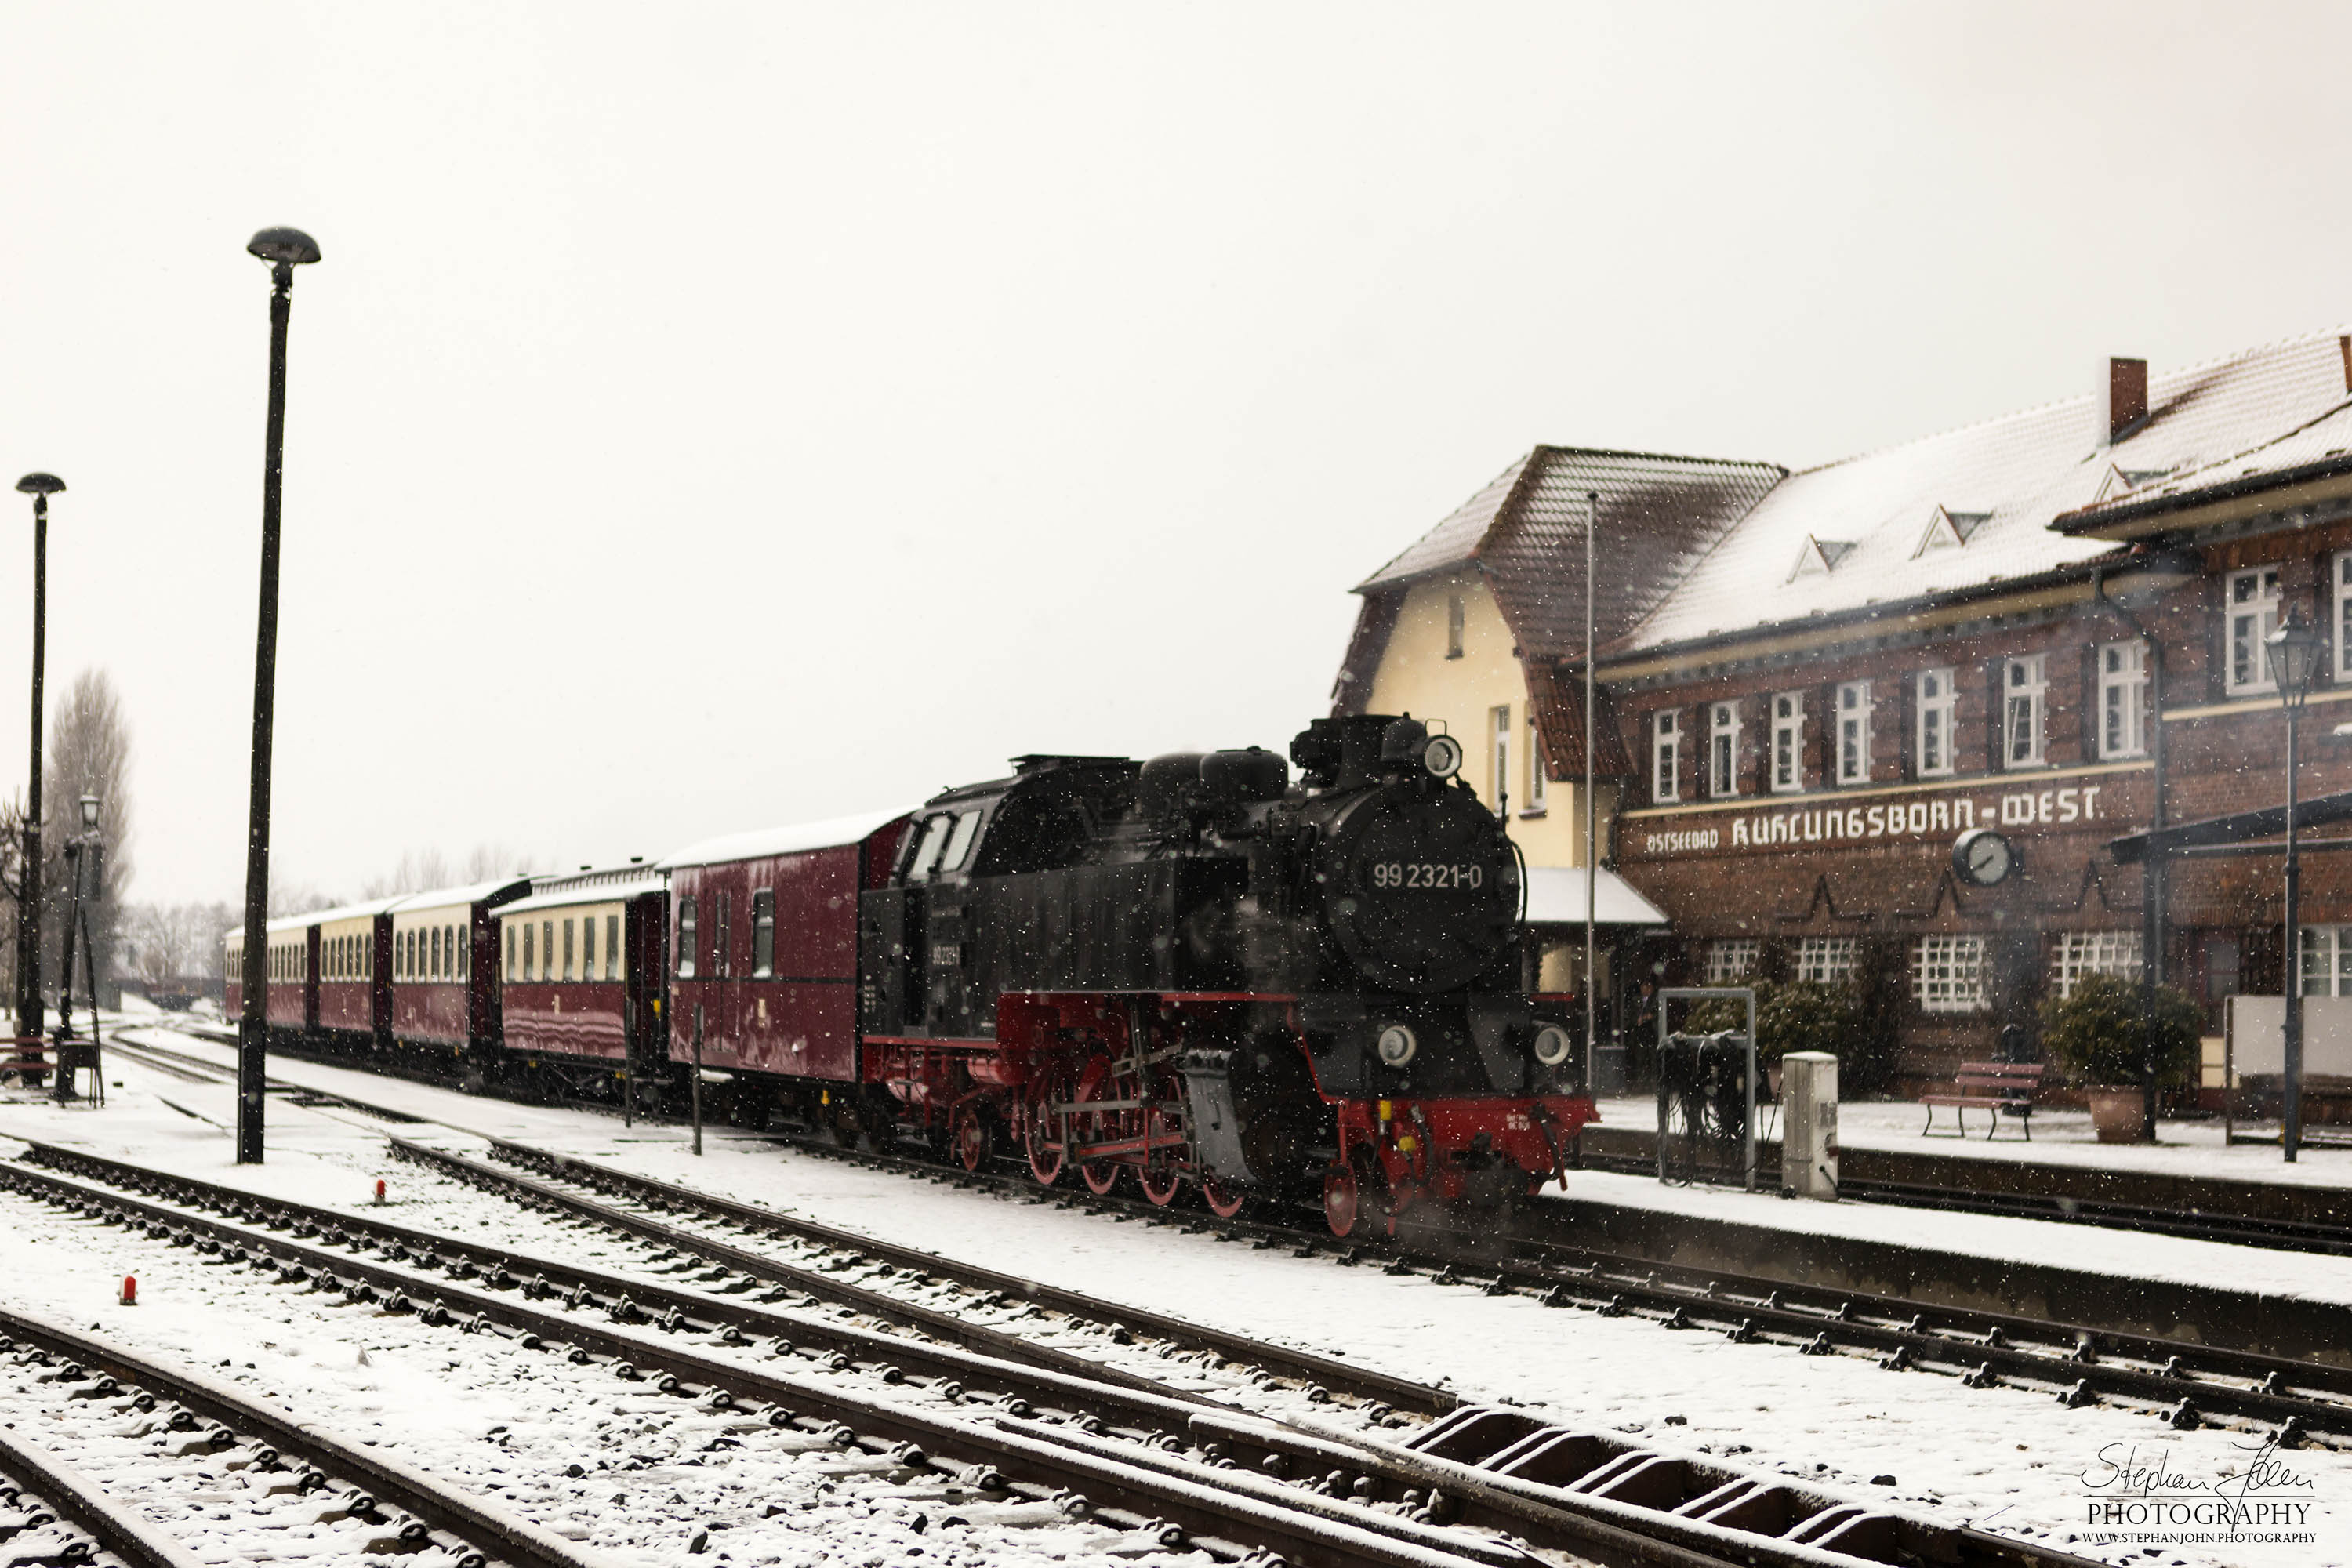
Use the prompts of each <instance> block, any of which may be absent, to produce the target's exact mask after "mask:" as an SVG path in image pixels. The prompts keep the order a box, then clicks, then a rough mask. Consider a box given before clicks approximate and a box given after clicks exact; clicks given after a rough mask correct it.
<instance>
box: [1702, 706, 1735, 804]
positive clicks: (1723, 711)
mask: <svg viewBox="0 0 2352 1568" xmlns="http://www.w3.org/2000/svg"><path fill="white" fill-rule="evenodd" d="M1706 793H1707V794H1709V795H1714V796H1715V797H1716V798H1717V799H1718V800H1721V799H1727V798H1729V797H1730V796H1732V795H1738V793H1739V704H1738V703H1737V702H1710V703H1708V704H1707V709H1706Z"/></svg>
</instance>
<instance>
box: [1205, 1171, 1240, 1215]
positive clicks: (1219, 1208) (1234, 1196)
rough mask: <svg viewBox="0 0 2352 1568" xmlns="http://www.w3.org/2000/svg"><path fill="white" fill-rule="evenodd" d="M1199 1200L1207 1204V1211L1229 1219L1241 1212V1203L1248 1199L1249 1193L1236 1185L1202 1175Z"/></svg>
mask: <svg viewBox="0 0 2352 1568" xmlns="http://www.w3.org/2000/svg"><path fill="white" fill-rule="evenodd" d="M1201 1201H1202V1202H1203V1203H1205V1204H1207V1205H1209V1212H1210V1213H1211V1214H1213V1215H1216V1216H1217V1217H1218V1218H1219V1219H1231V1218H1233V1217H1234V1215H1237V1214H1239V1213H1241V1212H1242V1205H1243V1204H1244V1203H1246V1202H1248V1201H1249V1194H1246V1193H1244V1192H1243V1191H1242V1190H1241V1189H1240V1188H1238V1187H1229V1186H1227V1185H1225V1184H1223V1182H1220V1181H1219V1180H1217V1178H1216V1177H1214V1176H1203V1177H1202V1178H1201Z"/></svg>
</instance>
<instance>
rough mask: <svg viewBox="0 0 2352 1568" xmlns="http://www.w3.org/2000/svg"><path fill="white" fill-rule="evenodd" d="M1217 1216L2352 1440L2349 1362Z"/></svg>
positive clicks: (1223, 1230)
mask: <svg viewBox="0 0 2352 1568" xmlns="http://www.w3.org/2000/svg"><path fill="white" fill-rule="evenodd" d="M794 1146H795V1147H797V1148H800V1149H802V1150H803V1152H812V1153H816V1154H819V1155H822V1156H824V1157H827V1158H833V1159H839V1160H845V1161H849V1162H852V1163H863V1164H867V1165H870V1166H873V1167H875V1168H879V1169H887V1170H892V1171H898V1172H902V1173H909V1174H914V1175H929V1174H935V1173H937V1172H938V1170H939V1167H938V1166H936V1165H932V1164H929V1163H925V1162H922V1161H919V1160H915V1159H911V1158H908V1157H907V1156H904V1155H899V1154H883V1153H877V1152H871V1151H852V1150H845V1149H842V1148H839V1147H838V1146H835V1145H834V1144H831V1143H829V1142H826V1141H824V1140H821V1139H801V1140H795V1141H794ZM571 1163H572V1165H573V1166H575V1167H576V1166H578V1165H580V1164H582V1163H583V1162H578V1161H573V1162H571ZM968 1179H969V1180H970V1181H971V1182H972V1183H974V1184H993V1185H996V1186H999V1187H1001V1188H1004V1189H1007V1190H1010V1191H1012V1192H1013V1193H1014V1194H1027V1195H1032V1197H1033V1201H1056V1202H1060V1203H1063V1204H1065V1205H1066V1206H1069V1207H1071V1208H1073V1209H1076V1210H1081V1211H1086V1212H1091V1213H1096V1214H1105V1215H1122V1216H1125V1217H1129V1218H1140V1219H1143V1220H1146V1221H1150V1222H1155V1223H1161V1224H1167V1223H1179V1224H1181V1223H1188V1221H1187V1220H1186V1218H1185V1216H1182V1215H1171V1214H1170V1213H1169V1212H1168V1211H1166V1210H1162V1209H1155V1208H1153V1207H1151V1206H1150V1205H1148V1204H1146V1203H1143V1202H1140V1201H1139V1200H1135V1199H1129V1198H1124V1197H1109V1198H1097V1197H1096V1196H1094V1195H1093V1194H1059V1195H1058V1196H1056V1195H1055V1190H1054V1189H1051V1188H1040V1187H1038V1186H1037V1185H1036V1184H1034V1181H1031V1180H1030V1179H1029V1178H1028V1177H1027V1176H1026V1175H1025V1173H1023V1174H1013V1173H997V1172H988V1173H982V1174H979V1175H974V1176H971V1177H970V1178H968ZM1189 1223H1199V1222H1189ZM1210 1223H1211V1224H1213V1226H1214V1227H1215V1228H1216V1230H1217V1231H1218V1233H1219V1234H1221V1235H1223V1236H1227V1237H1231V1238H1233V1239H1235V1240H1247V1241H1250V1242H1252V1243H1254V1244H1255V1243H1261V1242H1262V1243H1264V1244H1265V1245H1269V1246H1277V1245H1278V1246H1286V1247H1290V1248H1291V1249H1292V1250H1293V1251H1295V1252H1297V1253H1298V1254H1299V1255H1300V1256H1302V1257H1314V1258H1325V1259H1328V1260H1329V1261H1332V1262H1336V1263H1339V1264H1342V1265H1355V1266H1364V1267H1378V1268H1383V1269H1385V1270H1387V1271H1389V1272H1391V1273H1398V1274H1403V1273H1417V1274H1423V1275H1427V1276H1429V1277H1431V1278H1433V1279H1437V1280H1438V1281H1439V1282H1441V1283H1453V1284H1458V1285H1461V1286H1464V1287H1465V1288H1468V1289H1481V1290H1484V1291H1486V1292H1487V1293H1489V1294H1495V1295H1502V1294H1522V1295H1530V1296H1534V1297H1536V1298H1538V1299H1539V1300H1542V1301H1543V1302H1544V1303H1545V1304H1546V1305H1548V1306H1555V1307H1560V1308H1579V1309H1583V1310H1591V1311H1597V1312H1601V1313H1604V1314H1606V1315H1609V1316H1612V1317H1630V1316H1638V1317H1642V1318H1646V1319H1649V1320H1651V1321H1654V1322H1656V1323H1658V1324H1659V1325H1660V1326H1661V1327H1663V1328H1665V1329H1669V1330H1680V1331H1715V1332H1719V1333H1723V1334H1727V1335H1728V1336H1729V1337H1731V1338H1733V1339H1736V1340H1739V1341H1743V1342H1758V1343H1777V1344H1782V1345H1792V1346H1795V1347H1797V1348H1799V1349H1801V1350H1803V1351H1805V1352H1807V1353H1809V1354H1815V1355H1830V1354H1838V1355H1853V1356H1868V1357H1872V1358H1874V1359H1875V1360H1876V1361H1877V1362H1878V1363H1879V1364H1880V1365H1882V1366H1884V1367H1886V1368H1887V1369H1888V1370H1890V1371H1913V1372H1924V1373H1942V1374H1945V1375H1948V1376H1953V1377H1958V1378H1960V1379H1962V1380H1964V1381H1966V1382H1968V1383H1969V1384H1971V1385H1972V1386H1977V1387H1991V1386H1994V1385H1996V1384H2009V1385H2011V1386H2016V1387H2021V1388H2026V1389H2031V1390H2036V1391H2040V1392H2042V1393H2045V1394H2049V1395H2051V1396H2052V1397H2054V1398H2057V1399H2060V1400H2062V1401H2063V1402H2064V1403H2066V1404H2068V1405H2091V1404H2098V1403H2107V1404H2114V1405H2121V1406H2124V1407H2126V1408H2136V1409H2140V1410H2144V1411H2146V1412H2147V1413H2148V1414H2150V1415H2156V1416H2158V1417H2160V1418H2161V1419H2163V1420H2165V1421H2166V1422H2167V1423H2168V1424H2169V1425H2171V1426H2175V1427H2182V1428H2185V1427H2189V1426H2198V1425H2202V1424H2209V1423H2213V1424H2225V1425H2232V1426H2242V1427H2244V1428H2246V1429H2248V1430H2250V1431H2255V1432H2260V1433H2262V1434H2263V1435H2265V1436H2277V1437H2278V1438H2279V1439H2280V1441H2281V1443H2282V1444H2283V1445H2284V1446H2286V1447H2294V1446H2295V1445H2296V1444H2298V1443H2302V1442H2306V1441H2311V1442H2321V1443H2326V1444H2328V1445H2330V1446H2335V1447H2352V1369H2347V1368H2343V1367H2335V1366H2327V1365H2322V1364H2317V1363H2307V1362H2299V1361H2289V1360H2285V1359H2283V1358H2279V1357H2272V1356H2260V1355H2252V1354H2248V1353H2244V1352H2235V1351H2230V1350H2225V1349H2216V1348H2214V1347H2211V1346H2207V1345H2200V1344H2197V1343H2194V1342H2188V1341H2177V1340H2165V1339H2157V1338H2152V1337H2148V1336H2143V1335H2135V1334H2124V1333H2117V1332H2114V1331H2109V1330H2105V1329H2102V1328H2098V1327H2096V1326H2093V1325H2084V1324H2072V1323H2058V1322H2050V1321H2042V1320H2039V1319H2033V1318H2023V1317H2015V1316H2011V1315H2006V1314H2000V1313H1992V1312H1978V1311H1969V1310H1961V1309H1956V1308H1941V1307H1922V1306H1919V1305H1916V1304H1915V1303H1913V1302H1909V1301H1906V1300H1898V1299H1896V1298H1894V1297H1886V1296H1874V1295H1869V1294H1866V1293H1863V1292H1857V1291H1848V1290H1839V1289H1814V1288H1809V1287H1801V1286H1791V1285H1789V1284H1786V1283H1784V1282H1781V1281H1778V1280H1769V1279H1756V1278H1753V1277H1750V1276H1743V1275H1738V1274H1732V1273H1727V1272H1721V1271H1716V1270H1709V1269H1702V1268H1677V1267H1674V1266H1670V1265H1664V1264H1656V1263H1652V1262H1649V1261H1647V1260H1645V1259H1640V1258H1626V1257H1622V1256H1619V1255H1615V1254H1611V1253H1604V1252H1599V1251H1594V1250H1591V1249H1589V1248H1583V1247H1574V1246H1570V1245H1567V1244H1564V1243H1559V1242H1550V1241H1543V1240H1538V1239H1524V1238H1521V1239H1514V1240H1512V1241H1510V1242H1509V1243H1508V1244H1507V1249H1499V1250H1497V1251H1496V1252H1495V1254H1494V1255H1493V1256H1489V1257H1487V1258H1484V1259H1481V1260H1479V1261H1476V1262H1471V1263H1465V1261H1464V1260H1463V1259H1462V1258H1450V1257H1445V1256H1442V1255H1440V1254H1438V1253H1436V1252H1434V1251H1431V1250H1427V1249H1423V1248H1417V1247H1412V1246H1410V1245H1400V1244H1398V1243H1395V1242H1392V1241H1386V1240H1381V1241H1361V1242H1354V1241H1350V1242H1339V1241H1334V1240H1333V1239H1332V1238H1330V1237H1328V1236H1322V1235H1318V1234H1317V1230H1316V1228H1315V1227H1314V1226H1311V1225H1309V1224H1297V1225H1293V1224H1286V1223H1282V1222H1280V1221H1278V1220H1277V1221H1268V1220H1265V1219H1255V1220H1253V1219H1235V1220H1230V1221H1215V1222H1210Z"/></svg>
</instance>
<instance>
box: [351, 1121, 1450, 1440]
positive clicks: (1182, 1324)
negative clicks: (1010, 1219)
mask: <svg viewBox="0 0 2352 1568" xmlns="http://www.w3.org/2000/svg"><path fill="white" fill-rule="evenodd" d="M392 1142H393V1144H394V1147H395V1148H398V1149H401V1150H404V1151H407V1152H414V1154H415V1155H418V1156H423V1157H425V1158H427V1159H430V1160H432V1161H433V1162H435V1163H441V1164H443V1165H445V1166H446V1167H447V1168H450V1169H456V1170H462V1171H465V1172H467V1173H486V1174H488V1175H489V1176H491V1177H494V1178H496V1179H497V1180H499V1181H501V1182H504V1183H506V1184H509V1185H511V1186H512V1187H514V1188H515V1189H517V1190H519V1191H526V1192H535V1193H540V1194H545V1195H553V1196H561V1197H562V1201H564V1202H565V1203H567V1204H568V1205H575V1206H576V1209H577V1212H581V1213H583V1214H592V1213H593V1214H594V1215H598V1216H600V1217H604V1219H605V1222H606V1223H608V1224H622V1223H626V1224H628V1225H630V1226H644V1225H648V1224H650V1222H646V1221H643V1220H641V1219H639V1218H637V1217H636V1216H628V1215H623V1214H622V1213H621V1211H618V1210H615V1209H613V1208H611V1207H610V1206H609V1205H592V1204H589V1203H587V1202H586V1201H585V1200H582V1199H579V1198H577V1197H573V1196H570V1195H566V1194H562V1193H561V1189H558V1188H551V1187H549V1186H547V1185H546V1184H543V1183H532V1182H530V1181H528V1179H526V1178H523V1177H520V1176H517V1175H515V1174H512V1173H508V1172H504V1171H499V1169H498V1168H497V1167H495V1166H487V1165H484V1164H483V1163H481V1162H479V1161H475V1160H467V1159H466V1158H464V1157H463V1156H461V1155H453V1154H448V1153H445V1152H441V1151H438V1150H431V1149H427V1148H425V1146H423V1145H419V1144H415V1143H412V1142H408V1141H407V1140H404V1139H397V1138H395V1139H394V1140H392ZM490 1145H491V1148H492V1150H493V1151H494V1152H497V1153H498V1154H499V1155H500V1156H501V1157H503V1158H505V1159H507V1160H509V1161H510V1162H512V1163H517V1164H522V1165H526V1166H530V1167H532V1168H535V1169H538V1170H541V1171H544V1172H547V1173H551V1174H553V1175H555V1176H558V1177H561V1178H563V1179H566V1180H570V1181H572V1182H576V1183H578V1184H581V1185H583V1186H586V1187H590V1188H593V1189H596V1190H600V1191H603V1192H606V1193H616V1194H625V1195H627V1196H629V1197H631V1198H634V1199H635V1200H637V1201H638V1202H641V1203H645V1204H647V1205H651V1206H654V1207H657V1208H663V1207H666V1208H673V1209H677V1208H683V1209H688V1210H696V1211H699V1212H701V1213H703V1214H707V1215H712V1216H714V1217H716V1218H719V1219H721V1220H724V1221H729V1222H731V1223H733V1224H735V1225H739V1226H746V1227H749V1228H751V1229H755V1230H761V1231H766V1232H768V1233H770V1234H772V1235H779V1236H788V1237H795V1238H797V1239H799V1240H802V1241H806V1242H810V1243H813V1244H814V1245H816V1246H819V1247H830V1248H833V1249H835V1250H838V1251H843V1252H848V1253H853V1254H857V1255H861V1256H868V1257H873V1258H881V1259H883V1260H884V1261H885V1262H887V1263H888V1264H890V1265H892V1266H894V1267H897V1268H910V1269H916V1270H919V1271H922V1272H925V1273H929V1274H936V1275H939V1276H940V1277H941V1278H943V1279H953V1280H955V1281H956V1282H957V1283H959V1284H961V1285H963V1286H965V1287H967V1288H968V1289H975V1290H980V1291H984V1292H994V1293H996V1294H998V1295H1001V1296H1003V1297H1006V1298H1007V1299H1010V1300H1024V1301H1029V1302H1032V1303H1034V1305H1037V1306H1040V1307H1045V1308H1048V1309H1050V1310H1054V1311H1056V1312H1060V1313H1063V1314H1065V1315H1066V1316H1069V1317H1072V1318H1077V1319H1083V1320H1087V1321H1094V1322H1101V1323H1107V1324H1111V1325H1115V1326H1118V1327H1121V1328H1128V1329H1133V1330H1136V1331H1140V1332H1143V1333H1145V1334H1149V1335H1150V1336H1151V1337H1152V1338H1154V1339H1158V1340H1164V1341H1166V1342H1169V1343H1171V1344H1175V1345H1181V1346H1182V1347H1184V1348H1186V1349H1190V1350H1204V1351H1213V1352H1216V1353H1217V1354H1219V1355H1222V1356H1224V1357H1226V1358H1228V1359H1229V1360H1233V1361H1239V1362H1246V1363H1251V1364H1253V1365H1256V1366H1262V1367H1265V1368H1266V1369H1267V1370H1269V1371H1272V1372H1277V1373H1284V1374H1286V1375H1288V1376H1290V1377H1294V1378H1297V1379H1299V1380H1300V1381H1302V1382H1305V1383H1307V1384H1313V1385H1316V1386H1318V1387H1321V1388H1325V1389H1328V1390H1332V1391H1335V1392H1339V1393H1345V1394H1353V1395H1356V1396H1358V1397H1360V1398H1365V1399H1374V1400H1378V1401H1380V1402H1381V1403H1383V1404H1387V1405H1394V1406H1395V1407H1396V1408H1398V1409H1400V1410H1412V1411H1417V1412H1419V1413H1421V1414H1423V1415H1444V1413H1445V1412H1446V1411H1448V1410H1451V1409H1453V1408H1454V1406H1455V1405H1457V1404H1459V1403H1460V1398H1459V1396H1458V1395H1456V1394H1454V1393H1453V1391H1451V1390H1450V1389H1444V1388H1437V1387H1433V1386H1432V1385H1431V1384H1424V1383H1416V1382H1414V1381H1413V1380H1412V1379H1411V1378H1403V1377H1396V1376H1392V1375H1391V1374H1390V1373H1383V1372H1379V1371H1375V1370H1373V1369H1371V1368H1369V1367H1360V1366H1350V1365H1349V1364H1348V1363H1345V1362H1343V1361H1339V1360H1338V1359H1336V1358H1334V1357H1331V1356H1326V1355H1318V1354H1316V1353H1315V1352H1312V1351H1303V1350H1297V1349H1294V1348H1292V1347H1290V1346H1286V1345H1276V1344H1270V1343H1268V1342H1265V1341H1263V1340H1257V1339H1252V1338H1250V1337H1249V1336H1248V1335H1246V1334H1237V1333H1232V1332H1229V1331H1225V1330H1223V1329H1216V1328H1211V1327H1209V1326H1207V1325H1205V1324H1202V1323H1196V1322H1192V1321H1187V1320H1185V1319H1182V1318H1177V1317H1171V1316H1170V1315H1169V1314H1167V1313H1165V1312H1156V1311H1153V1310H1150V1308H1147V1307H1136V1306H1130V1305H1129V1304H1128V1303H1126V1302H1121V1301H1107V1300H1102V1299H1100V1298H1099V1297H1095V1296H1089V1295H1087V1294H1085V1293H1084V1292H1082V1291H1077V1290H1068V1289H1062V1288H1061V1287H1059V1286H1054V1285H1046V1284H1043V1283H1041V1282H1039V1281H1037V1280H1034V1279H1022V1278H1020V1277H1019V1276H1017V1275H1013V1274H1007V1273H1005V1272H1003V1271H1002V1270H1000V1269H994V1268H986V1267H983V1266H982V1265H979V1264H974V1263H967V1262H964V1261H962V1260H961V1259H958V1258H945V1257H942V1256H940V1254H938V1253H934V1252H927V1251H924V1250H923V1249H921V1248H920V1247H907V1246H902V1245H900V1244H898V1243H896V1242H890V1241H884V1240H882V1239H880V1238H878V1237H871V1236H866V1235H862V1234H860V1233H858V1232H856V1231H851V1230H843V1229H841V1228H839V1227H838V1226H829V1225H824V1224H821V1223H819V1222H817V1221H814V1220H809V1219H803V1218H802V1217H800V1216H799V1215H789V1214H780V1213H778V1212H777V1211H776V1210H774V1209H768V1208H761V1207H760V1206H759V1205H756V1204H747V1203H743V1202H741V1201H740V1200H738V1199H734V1198H728V1197H722V1196H719V1194H714V1193H706V1192H702V1191H699V1190H698V1189H696V1188H693V1187H685V1186H679V1185H677V1184H674V1183H669V1182H663V1181H658V1180H656V1179H655V1178H653V1177H650V1176H640V1175H636V1174H635V1173H631V1172H627V1171H623V1170H619V1169H616V1168H615V1167H614V1166H610V1165H604V1164H598V1163H595V1162H593V1161H589V1160H583V1159H579V1158H576V1157H574V1156H572V1155H569V1154H554V1153H550V1152H546V1151H544V1150H541V1149H535V1148H533V1147H531V1146H530V1144H527V1143H519V1142H515V1141H513V1140H512V1139H505V1138H497V1139H492V1140H490ZM651 1228H652V1229H653V1230H656V1231H658V1232H659V1233H660V1234H661V1236H662V1237H663V1239H664V1240H665V1241H666V1242H667V1244H668V1245H670V1246H674V1247H678V1248H679V1249H680V1250H688V1249H698V1250H707V1251H708V1252H709V1255H710V1256H712V1257H713V1258H714V1259H716V1258H718V1257H719V1255H720V1252H721V1250H722V1248H723V1244H721V1243H716V1242H712V1241H710V1240H709V1239H707V1238H704V1237H697V1236H694V1235H693V1234H692V1233H691V1232H687V1231H681V1230H678V1229H677V1227H675V1226H658V1225H653V1226H652V1227H651ZM724 1251H725V1252H727V1253H730V1254H732V1255H733V1256H736V1257H740V1258H757V1257H758V1256H759V1255H758V1254H752V1253H743V1252H740V1251H739V1250H738V1249H733V1248H724ZM733 1266H734V1267H743V1266H744V1265H740V1264H737V1265H733ZM770 1266H771V1267H773V1265H770Z"/></svg>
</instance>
